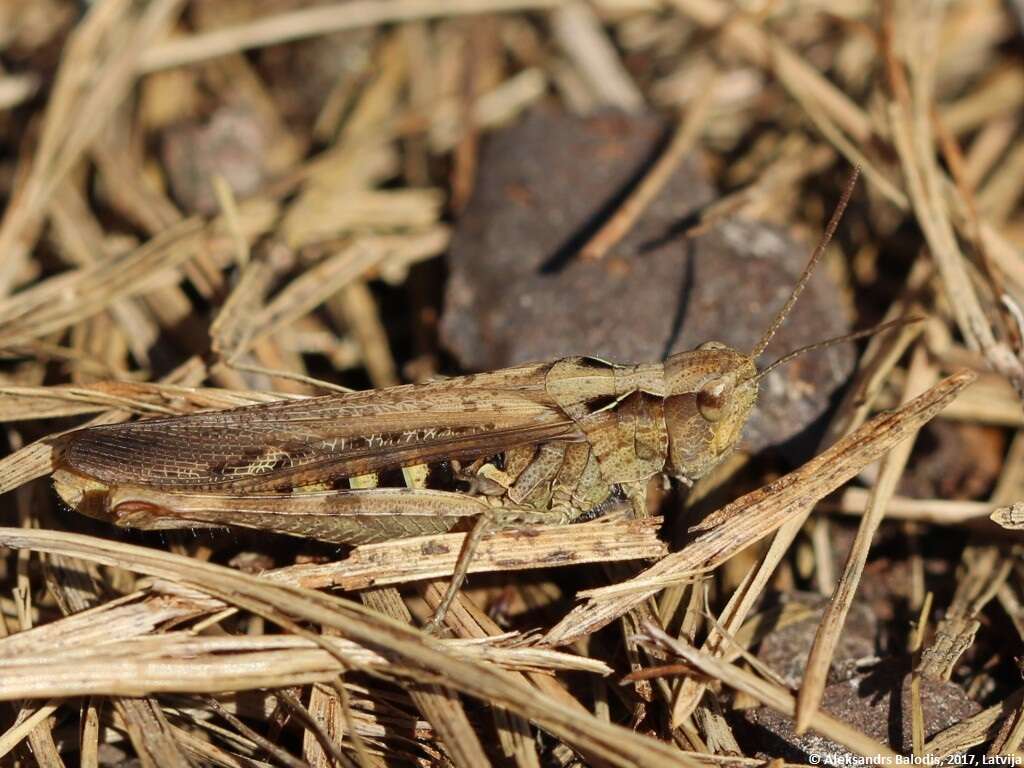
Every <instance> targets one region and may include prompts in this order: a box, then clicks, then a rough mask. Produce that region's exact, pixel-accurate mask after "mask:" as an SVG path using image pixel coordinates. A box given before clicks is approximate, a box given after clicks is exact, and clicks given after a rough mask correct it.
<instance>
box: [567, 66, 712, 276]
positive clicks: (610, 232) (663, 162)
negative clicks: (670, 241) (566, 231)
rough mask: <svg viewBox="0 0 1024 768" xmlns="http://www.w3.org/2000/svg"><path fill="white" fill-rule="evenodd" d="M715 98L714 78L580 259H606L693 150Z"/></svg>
mask: <svg viewBox="0 0 1024 768" xmlns="http://www.w3.org/2000/svg"><path fill="white" fill-rule="evenodd" d="M714 95H715V79H714V77H712V78H711V82H709V83H708V86H707V89H706V90H705V91H704V92H703V93H701V94H700V95H699V96H698V97H697V99H696V100H695V101H694V103H693V106H692V107H690V109H689V110H688V111H687V113H686V116H685V117H684V118H683V119H682V120H681V121H680V122H679V124H678V126H677V127H676V131H675V133H674V134H673V136H672V140H671V141H670V142H669V145H668V146H667V147H666V148H665V151H664V152H662V153H661V156H660V157H659V158H658V161H657V162H656V163H655V164H654V165H653V166H652V167H651V170H650V171H649V172H648V173H647V174H646V175H645V176H644V178H643V179H642V180H641V181H640V183H639V184H638V185H637V187H636V189H634V190H633V192H632V193H631V194H630V195H629V197H627V198H626V200H625V201H624V202H623V203H622V205H621V206H620V207H619V208H618V210H616V211H615V213H614V214H613V215H612V217H611V218H610V219H608V221H606V222H605V223H604V225H603V226H602V227H601V228H600V229H599V230H598V231H597V232H596V234H595V235H594V236H593V237H592V238H591V239H590V240H589V241H588V242H587V243H586V245H584V246H583V248H581V249H580V258H583V259H602V258H604V257H605V256H606V255H607V254H608V252H609V251H610V250H611V249H612V248H614V247H615V246H616V244H618V243H619V241H621V240H622V238H623V237H625V236H626V234H627V233H628V232H629V230H630V229H632V227H633V224H634V223H635V222H636V221H637V219H639V218H640V216H641V215H642V214H643V212H644V211H645V210H646V209H647V206H648V205H650V204H651V201H653V200H654V198H656V197H657V196H658V193H659V192H661V190H662V189H663V188H664V186H665V185H666V184H667V183H668V180H669V179H670V178H672V174H673V173H675V170H676V168H677V166H678V165H679V163H681V162H682V160H683V158H684V157H686V155H688V154H689V153H690V152H691V151H693V148H694V147H695V146H696V144H697V140H698V139H699V138H700V134H701V131H702V130H703V129H704V124H705V122H706V121H707V118H708V115H709V114H710V113H711V105H712V104H713V103H714Z"/></svg>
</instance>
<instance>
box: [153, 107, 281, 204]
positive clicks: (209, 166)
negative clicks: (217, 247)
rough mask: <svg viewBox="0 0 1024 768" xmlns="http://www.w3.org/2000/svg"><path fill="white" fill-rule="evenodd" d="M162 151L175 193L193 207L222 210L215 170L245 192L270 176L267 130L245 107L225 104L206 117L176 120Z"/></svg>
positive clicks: (238, 194) (241, 193)
mask: <svg viewBox="0 0 1024 768" xmlns="http://www.w3.org/2000/svg"><path fill="white" fill-rule="evenodd" d="M162 152H163V160H164V166H165V168H166V169H167V173H168V177H169V180H170V183H171V190H172V192H173V193H174V198H175V200H177V201H178V203H179V204H180V205H181V206H182V207H183V208H184V209H186V210H187V211H196V212H198V213H205V214H212V213H215V212H216V211H218V210H219V206H218V203H217V198H216V196H215V195H214V191H213V179H214V177H215V176H218V175H219V176H222V177H223V178H224V179H225V180H226V181H227V183H228V186H230V187H231V191H232V192H233V193H234V194H235V196H236V197H240V198H241V197H245V196H246V195H249V194H252V193H253V192H255V191H256V190H257V189H259V187H260V185H261V184H262V183H263V181H264V179H265V177H266V168H265V163H264V160H265V157H266V155H267V132H266V130H265V129H264V127H263V126H262V125H260V123H259V122H258V120H257V116H256V115H255V114H254V113H253V112H252V111H250V110H249V109H247V108H245V107H221V108H219V109H218V110H217V111H216V112H214V114H213V115H212V117H211V118H210V119H209V120H208V121H207V122H205V123H198V122H188V123H181V124H179V125H176V126H175V127H174V128H171V129H169V130H168V131H167V132H166V133H165V135H164V138H163V146H162Z"/></svg>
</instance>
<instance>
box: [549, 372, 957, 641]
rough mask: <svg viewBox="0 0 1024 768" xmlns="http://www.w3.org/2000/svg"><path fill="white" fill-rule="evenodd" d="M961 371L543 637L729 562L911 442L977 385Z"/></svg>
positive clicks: (746, 501)
mask: <svg viewBox="0 0 1024 768" xmlns="http://www.w3.org/2000/svg"><path fill="white" fill-rule="evenodd" d="M974 378H975V375H974V374H973V373H972V372H970V371H966V370H965V371H960V372H959V373H956V374H954V375H952V376H950V377H949V378H947V379H945V380H943V381H942V382H940V383H939V384H937V385H936V386H934V387H932V389H930V390H929V391H928V392H926V393H925V394H923V395H921V396H919V397H917V398H916V399H914V400H913V401H911V402H910V403H908V404H907V405H906V406H904V407H903V408H901V409H899V410H898V411H895V412H893V413H889V414H883V415H880V416H876V417H875V418H874V419H872V420H871V421H869V422H868V423H867V424H865V425H864V426H863V427H861V428H860V429H858V430H857V431H856V432H854V433H853V434H851V435H849V436H848V437H846V438H843V439H842V440H840V441H839V442H837V443H836V444H835V445H833V446H832V447H831V448H829V449H828V450H826V451H825V452H824V453H821V454H820V455H818V456H816V457H815V458H814V459H812V460H811V461H809V462H808V463H807V464H805V465H804V466H803V467H801V468H800V469H799V470H797V471H795V472H792V473H790V474H788V475H786V476H785V477H782V478H780V479H779V480H776V481H775V482H774V483H771V484H770V485H768V486H766V487H765V488H762V489H760V490H758V491H755V492H753V493H751V494H748V495H747V496H744V497H743V498H741V499H738V500H736V501H735V502H733V503H732V504H730V505H728V506H727V507H724V508H723V509H722V510H720V511H719V512H718V513H716V515H715V519H716V520H717V521H721V522H720V523H719V524H718V526H717V527H716V528H714V529H713V530H711V531H708V532H707V533H705V534H704V535H702V536H700V537H699V538H698V539H696V540H695V541H693V542H692V543H691V544H689V545H688V546H687V547H685V548H684V549H683V550H681V551H680V552H676V553H674V554H672V555H669V556H668V557H666V558H664V559H663V560H661V561H659V562H658V563H657V564H656V565H654V566H653V567H651V568H649V569H647V570H646V571H644V572H643V573H641V574H640V575H639V576H637V577H635V578H633V579H630V580H629V581H627V582H624V583H622V584H617V585H615V586H611V587H603V588H601V589H595V590H590V591H589V592H584V593H582V596H583V597H585V598H586V599H587V602H586V603H585V604H584V605H582V606H580V607H578V608H576V609H574V610H573V611H572V613H570V614H569V615H568V616H566V617H565V618H564V619H563V620H562V621H561V622H560V623H559V624H558V625H557V626H556V627H554V628H553V629H552V630H551V631H550V632H549V633H548V634H547V635H546V637H545V640H546V641H547V642H549V643H551V644H553V645H560V644H563V643H566V642H571V641H572V640H574V639H576V638H579V637H582V636H583V635H586V634H590V633H591V632H594V631H595V630H596V629H598V628H599V627H602V626H604V625H605V624H607V623H608V622H609V621H612V620H613V619H615V618H616V617H618V616H621V615H622V614H623V613H625V612H626V611H628V610H630V609H631V608H633V607H634V606H636V605H639V604H640V603H641V602H643V601H644V600H645V599H646V598H647V597H649V596H650V595H652V594H654V593H655V592H657V591H658V590H659V589H661V588H662V587H665V586H668V585H670V584H673V583H675V582H678V581H681V580H686V579H690V578H693V577H694V576H695V575H697V574H699V573H701V572H702V571H705V570H707V569H710V568H714V567H715V566H716V565H718V564H720V563H722V562H724V561H725V560H726V559H728V558H729V557H731V556H732V555H733V554H735V553H736V552H738V551H740V550H742V549H744V548H746V547H748V546H749V545H751V544H753V543H754V542H756V541H759V540H760V539H762V538H763V537H764V536H767V535H768V534H769V533H771V532H772V531H774V530H776V529H777V528H779V526H781V525H783V524H784V523H785V522H786V521H787V520H788V519H789V518H790V516H791V515H792V514H793V510H794V509H798V510H799V509H803V508H805V507H806V505H807V504H809V503H813V502H814V501H816V500H818V499H820V498H821V497H822V496H825V495H826V494H828V493H831V492H832V491H834V490H835V489H836V488H838V487H839V486H840V485H841V484H842V483H844V482H846V481H847V480H849V479H850V478H851V477H853V476H854V475H856V474H857V473H858V472H859V471H860V470H861V469H863V468H864V467H865V466H867V465H868V464H870V463H871V462H873V461H876V460H877V459H879V458H880V457H881V456H883V455H884V454H885V453H886V452H887V451H888V450H889V449H890V448H891V447H892V446H894V445H896V444H897V443H899V442H900V441H902V440H903V439H905V438H907V437H909V436H910V435H912V434H913V433H914V432H916V431H917V430H918V429H920V427H921V425H923V424H925V423H926V422H927V421H928V420H929V419H931V418H932V417H933V416H934V415H935V414H936V413H938V412H939V411H941V410H942V409H943V408H944V407H945V406H946V405H947V404H948V403H949V402H951V401H952V400H953V399H954V398H955V397H956V396H957V395H958V394H959V393H960V391H961V390H962V389H963V388H964V387H966V386H967V385H968V384H970V383H971V382H972V381H974Z"/></svg>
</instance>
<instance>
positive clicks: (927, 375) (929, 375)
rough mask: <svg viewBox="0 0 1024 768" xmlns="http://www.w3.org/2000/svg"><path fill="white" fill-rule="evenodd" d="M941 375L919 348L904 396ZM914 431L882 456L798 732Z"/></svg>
mask: <svg viewBox="0 0 1024 768" xmlns="http://www.w3.org/2000/svg"><path fill="white" fill-rule="evenodd" d="M936 377H937V372H936V371H935V370H934V369H933V368H932V367H931V366H930V365H929V363H928V362H927V360H926V358H925V356H924V350H923V349H921V348H918V349H917V350H916V351H915V354H914V356H913V360H912V362H911V365H910V372H909V373H908V375H907V382H906V385H905V386H904V391H903V400H904V402H907V401H909V400H910V399H911V398H913V397H916V396H919V395H920V394H922V393H923V392H924V391H925V390H927V389H928V387H929V386H931V385H932V384H933V383H934V381H935V379H936ZM914 437H915V436H914V435H912V436H911V437H909V438H908V439H906V440H904V441H903V442H901V443H899V444H898V445H896V446H894V447H893V449H892V451H891V452H890V453H889V454H888V455H887V456H886V457H885V458H884V459H883V460H882V465H881V469H880V471H879V474H878V481H877V482H876V483H875V487H874V488H873V489H872V492H871V498H870V500H869V502H868V507H867V509H866V510H865V513H864V516H863V517H862V518H861V522H860V527H859V528H858V529H857V537H856V538H855V539H854V542H853V547H852V548H851V550H850V554H849V556H848V557H847V559H846V566H845V568H844V571H843V575H842V577H841V578H840V580H839V583H838V584H837V585H836V588H835V591H834V592H833V593H832V600H831V601H830V602H829V605H828V608H827V609H826V611H825V615H824V617H823V618H822V621H821V624H820V625H819V627H818V631H817V633H816V634H815V637H814V645H812V646H811V652H810V655H809V656H808V659H807V667H806V669H805V671H804V680H803V684H802V685H801V687H800V695H799V696H798V698H797V706H796V730H797V733H802V732H803V731H805V730H806V729H807V728H808V727H809V726H810V722H811V718H812V716H813V715H814V713H815V712H817V711H818V707H819V705H820V703H821V697H822V695H823V694H824V692H825V685H826V683H827V678H828V670H829V666H830V665H831V664H832V656H833V654H834V653H835V650H836V647H837V646H838V644H839V636H840V633H841V632H842V631H843V624H844V623H845V621H846V616H847V614H848V613H849V610H850V606H851V605H852V604H853V598H854V595H855V594H856V592H857V586H858V584H859V583H860V577H861V574H863V572H864V565H865V564H866V563H867V559H868V550H869V549H870V548H871V541H872V539H873V538H874V536H875V533H876V532H877V531H878V527H879V525H881V523H882V518H883V517H884V515H885V511H886V508H887V506H888V504H889V501H890V499H891V498H892V495H893V494H894V493H895V492H896V484H897V483H898V482H899V479H900V477H901V476H902V475H903V472H904V470H905V469H906V466H907V461H908V460H909V459H910V451H911V449H912V448H913V446H914Z"/></svg>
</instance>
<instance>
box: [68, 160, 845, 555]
mask: <svg viewBox="0 0 1024 768" xmlns="http://www.w3.org/2000/svg"><path fill="white" fill-rule="evenodd" d="M855 178H856V176H855V175H854V177H853V178H852V179H851V182H850V184H849V185H848V187H847V189H846V191H845V193H844V195H843V198H842V200H841V201H840V203H839V205H838V206H837V208H836V211H835V213H834V214H833V217H832V220H831V221H830V222H829V226H828V228H827V230H826V232H825V235H824V237H823V239H822V242H821V243H820V244H819V246H818V247H817V248H816V249H815V251H814V254H813V255H812V257H811V259H810V262H809V263H808V265H807V268H806V269H805V271H804V274H803V276H802V277H801V279H800V281H799V283H798V284H797V286H796V288H795V289H794V290H793V292H792V294H791V296H790V298H789V300H788V301H787V302H786V305H785V307H783V309H782V310H781V311H780V312H779V314H778V315H777V316H776V319H775V321H774V322H773V323H772V324H771V326H770V327H769V328H768V329H767V331H766V332H765V334H764V336H763V337H762V339H761V341H760V342H759V343H758V344H757V346H756V347H755V349H754V350H753V352H752V353H751V354H743V353H741V352H738V351H736V350H733V349H730V348H729V347H727V346H725V345H723V344H718V343H715V342H709V343H707V344H704V345H701V346H700V347H698V348H697V349H695V350H692V351H689V352H683V353H679V354H676V355H673V356H671V357H669V358H668V359H667V360H665V361H664V362H657V363H649V364H641V365H616V364H612V363H608V362H605V361H602V360H597V359H593V358H582V357H574V358H566V359H563V360H558V361H556V362H552V363H540V364H531V365H525V366H520V367H517V368H510V369H506V370H501V371H496V372H492V373H484V374H476V375H471V376H465V377H460V378H454V379H448V380H443V381H438V382H432V383H427V384H421V385H405V386H399V387H392V388H389V389H384V390H377V391H368V392H359V393H353V394H331V395H326V396H323V397H318V398H312V399H309V400H302V401H292V402H282V403H272V404H266V405H256V406H249V407H244V408H237V409H233V410H227V411H219V412H211V413H198V414H193V415H188V416H181V417H174V418H160V419H152V420H147V421H141V422H137V423H132V424H118V425H111V426H103V427H91V428H86V429H82V430H79V431H77V432H72V433H70V434H69V435H68V436H67V438H66V442H65V444H64V446H63V449H62V452H61V458H60V466H59V469H58V470H57V472H56V473H55V475H54V479H55V484H56V488H57V490H58V492H59V493H60V495H61V496H62V497H63V498H64V499H65V500H66V501H67V502H68V503H69V504H70V505H71V506H73V507H75V508H76V509H78V510H79V511H81V512H83V513H86V514H89V515H93V516H96V517H100V518H103V519H107V520H111V521H113V522H115V523H117V524H119V525H125V526H133V527H140V528H185V527H199V526H216V527H221V526H227V525H236V526H246V527H251V528H259V529H264V530H272V531H278V532H282V533H288V534H293V535H300V536H308V537H313V538H317V539H322V540H326V541H333V542H339V543H347V544H363V543H370V542H376V541H382V540H388V539H394V538H400V537H404V536H413V535H422V534H429V533H440V532H444V531H448V530H451V529H452V528H454V527H456V526H458V525H459V524H460V521H465V520H466V519H467V518H480V519H484V518H486V519H489V520H490V521H492V522H499V523H503V524H522V523H543V522H550V523H564V522H571V521H573V520H576V519H579V518H581V517H584V516H588V515H592V514H597V513H600V512H601V511H602V510H606V509H608V508H609V507H610V506H612V505H615V504H619V503H627V504H630V505H632V506H633V507H634V509H635V510H640V509H642V508H643V500H644V489H645V488H646V486H647V482H648V480H649V479H650V478H652V477H653V476H655V475H657V474H659V473H666V474H668V475H670V476H672V477H675V478H677V479H679V480H682V481H684V482H691V481H692V480H694V479H696V478H698V477H700V476H702V475H704V474H705V473H706V472H708V471H709V470H710V469H711V468H712V467H714V466H715V465H716V464H717V463H718V462H719V461H721V460H722V459H723V458H724V457H725V456H726V455H727V454H728V453H729V452H730V451H731V450H732V449H733V447H734V446H735V444H736V442H737V440H738V439H739V436H740V432H741V431H742V429H743V426H744V424H745V423H746V421H747V418H748V416H749V414H750V411H751V409H752V408H753V406H754V403H755V400H756V399H757V392H758V387H759V384H760V380H761V378H762V376H763V374H764V373H765V371H761V372H759V371H758V369H757V366H756V364H755V359H756V358H757V357H758V356H759V355H760V354H761V353H762V352H763V351H764V348H765V346H766V345H767V343H768V339H770V338H771V335H772V334H773V333H774V332H775V330H776V329H777V328H778V327H779V325H780V324H781V322H782V320H783V319H784V317H785V316H786V314H787V313H788V311H789V309H790V307H791V306H792V305H793V302H795V300H796V298H797V296H798V295H799V293H800V292H801V290H802V289H803V287H804V285H806V282H807V279H808V278H809V276H810V274H811V270H812V269H813V266H814V264H815V263H816V261H817V260H818V259H819V258H820V255H821V253H822V252H823V251H824V248H825V246H826V244H827V243H828V241H829V238H830V237H831V235H832V233H833V232H834V230H835V227H836V225H837V223H838V220H839V218H840V217H841V215H842V212H843V209H844V208H845V205H846V202H847V201H848V199H849V195H850V192H851V190H852V186H853V180H854V179H855ZM789 357H790V356H787V357H786V359H788V358H789ZM766 370H767V369H766ZM438 462H447V463H448V466H453V465H454V466H455V467H456V470H457V471H456V475H455V477H456V480H457V481H459V482H460V483H464V484H465V488H464V489H463V490H462V491H459V490H458V488H457V487H453V486H452V484H451V483H450V482H449V483H448V484H447V485H445V483H443V482H440V483H439V482H438V478H436V477H435V478H433V480H431V477H430V474H431V472H430V471H429V470H424V469H423V467H424V466H425V465H426V466H428V467H431V468H432V469H433V470H438V471H437V472H436V474H437V475H441V474H443V473H442V472H440V471H439V470H440V467H439V466H438ZM395 470H401V471H402V473H403V474H404V476H405V479H406V480H407V481H410V480H411V481H412V482H407V483H406V485H407V486H411V487H380V486H381V485H382V483H381V481H380V480H381V477H382V473H384V474H386V473H387V472H388V471H395ZM383 485H387V483H383ZM392 485H394V484H392ZM432 486H433V487H432ZM438 486H440V487H438ZM468 548H469V545H468V544H467V549H468ZM457 575H458V574H457Z"/></svg>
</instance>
